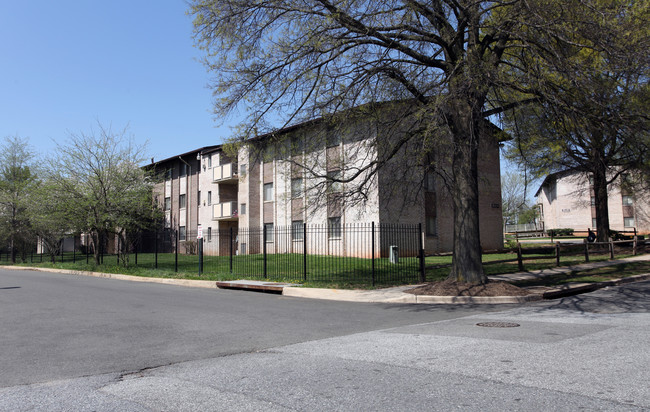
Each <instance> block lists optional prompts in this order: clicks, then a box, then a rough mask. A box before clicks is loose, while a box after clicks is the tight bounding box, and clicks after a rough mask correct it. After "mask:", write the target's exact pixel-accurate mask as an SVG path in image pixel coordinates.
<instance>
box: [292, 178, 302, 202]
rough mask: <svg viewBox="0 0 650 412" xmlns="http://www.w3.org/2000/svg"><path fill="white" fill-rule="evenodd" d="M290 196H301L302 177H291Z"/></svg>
mask: <svg viewBox="0 0 650 412" xmlns="http://www.w3.org/2000/svg"><path fill="white" fill-rule="evenodd" d="M291 197H292V198H296V197H302V177H297V178H295V179H291Z"/></svg>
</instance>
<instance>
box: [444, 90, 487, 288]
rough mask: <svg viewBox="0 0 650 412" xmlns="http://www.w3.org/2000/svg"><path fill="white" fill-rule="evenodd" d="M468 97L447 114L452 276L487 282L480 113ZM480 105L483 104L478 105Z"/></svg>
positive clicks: (460, 280) (454, 103)
mask: <svg viewBox="0 0 650 412" xmlns="http://www.w3.org/2000/svg"><path fill="white" fill-rule="evenodd" d="M473 106H474V107H476V105H470V104H468V103H467V101H463V100H462V99H455V100H454V101H453V104H452V105H451V108H450V109H451V111H450V113H449V114H448V119H449V120H448V121H449V125H450V128H451V131H452V134H453V143H454V147H453V159H452V169H453V170H452V173H453V180H452V188H451V192H452V193H451V195H452V200H453V204H454V245H453V257H452V267H451V273H450V277H451V278H452V279H455V280H457V281H458V282H467V283H485V282H487V277H486V276H485V273H484V272H483V264H482V262H481V241H480V231H479V206H478V205H479V202H478V146H479V138H480V126H481V123H480V121H481V118H480V114H478V113H473V110H472V107H473ZM478 107H481V106H478Z"/></svg>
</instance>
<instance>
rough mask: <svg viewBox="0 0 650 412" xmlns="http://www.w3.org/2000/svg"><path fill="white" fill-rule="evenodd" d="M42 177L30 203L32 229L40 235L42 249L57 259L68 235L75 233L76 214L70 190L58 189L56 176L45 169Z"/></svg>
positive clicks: (29, 216) (51, 259) (52, 259)
mask: <svg viewBox="0 0 650 412" xmlns="http://www.w3.org/2000/svg"><path fill="white" fill-rule="evenodd" d="M41 173H42V175H43V176H42V178H41V179H40V180H39V182H38V185H36V186H35V187H34V190H33V198H34V199H35V200H37V201H34V202H31V205H30V207H28V209H27V210H28V218H29V222H30V226H31V230H32V232H33V233H34V234H35V235H36V236H38V241H39V242H40V245H41V250H42V253H47V254H48V255H49V257H50V261H51V262H52V263H55V260H56V256H57V254H58V253H59V251H60V250H61V245H62V243H63V240H64V239H65V237H66V236H70V235H73V234H75V225H74V224H73V222H74V221H75V216H74V213H73V211H74V210H75V209H74V208H73V207H70V198H69V197H68V195H67V193H65V192H61V191H59V190H57V189H58V187H57V185H56V182H55V180H54V179H53V178H52V177H51V176H49V171H48V170H43V171H42V172H41Z"/></svg>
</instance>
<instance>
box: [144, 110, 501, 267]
mask: <svg viewBox="0 0 650 412" xmlns="http://www.w3.org/2000/svg"><path fill="white" fill-rule="evenodd" d="M400 127H404V126H403V125H402V126H400ZM391 139H392V140H393V141H394V140H395V139H399V135H398V134H395V133H393V132H390V133H389V131H388V130H387V127H386V125H385V124H383V123H382V122H378V121H377V119H372V118H365V117H364V118H359V117H355V116H349V117H347V118H345V119H340V121H338V122H336V124H332V123H331V122H328V121H325V120H323V119H318V120H315V121H310V122H306V123H302V124H299V125H296V126H292V127H288V128H285V129H283V130H280V131H278V132H275V133H273V134H268V135H263V136H259V137H257V138H256V139H253V140H251V141H250V142H249V143H248V144H247V145H244V146H242V147H241V148H240V149H239V150H238V154H237V157H236V158H234V156H233V158H230V157H228V156H227V155H226V154H225V153H224V150H223V147H221V146H209V147H203V148H200V149H197V150H194V151H191V152H187V153H184V154H181V155H178V156H173V157H170V158H168V159H165V160H162V161H160V162H157V163H156V164H155V167H156V169H157V170H158V171H159V172H160V171H163V172H164V173H165V179H164V182H161V183H160V184H158V185H157V186H156V189H155V192H156V193H155V197H156V198H157V200H158V203H159V204H160V205H161V207H162V208H163V209H164V213H165V226H166V227H168V228H173V229H177V230H178V231H179V234H180V238H181V242H191V241H192V240H193V239H190V237H189V236H190V235H189V234H190V233H191V234H192V236H194V237H195V236H196V232H197V226H198V225H200V226H201V228H202V233H203V238H204V242H207V243H211V242H221V244H215V243H212V245H211V247H209V248H206V249H205V250H206V252H208V253H213V254H227V253H228V250H227V249H228V248H229V247H231V246H230V245H231V244H232V242H230V241H228V242H226V241H224V240H225V239H224V234H226V235H227V234H228V233H229V231H230V230H231V229H232V231H233V233H235V236H236V237H237V242H236V246H235V247H236V249H237V250H236V251H235V253H241V254H247V253H259V252H260V251H261V249H262V245H264V246H265V247H266V249H267V252H269V253H285V252H291V251H292V250H289V249H291V248H292V247H295V248H296V249H297V250H302V246H301V245H302V244H301V243H300V242H302V239H301V231H300V228H301V227H303V225H304V224H307V225H323V226H324V227H327V228H328V229H327V230H325V231H323V232H322V236H324V239H322V240H321V241H319V242H308V243H307V247H308V248H310V250H309V253H328V250H312V249H311V248H314V247H315V246H314V245H319V246H318V247H319V248H321V249H322V248H325V249H327V248H329V246H327V245H331V249H332V250H345V251H346V252H345V253H347V254H349V255H351V256H353V255H355V252H354V250H352V248H353V246H352V242H351V241H350V240H349V239H348V238H347V237H346V233H345V230H343V228H345V227H349V226H350V225H354V224H362V223H368V224H369V223H370V222H375V223H376V224H386V223H391V224H410V225H417V224H421V225H422V231H423V245H424V248H425V251H426V253H440V252H448V251H451V250H452V242H453V207H452V202H451V199H450V196H449V192H448V190H447V188H446V186H445V185H444V182H443V179H442V178H440V175H439V174H437V173H435V172H434V171H432V170H427V168H426V167H425V166H423V165H422V164H421V161H420V160H416V159H415V158H414V156H417V154H416V153H415V152H417V151H418V150H420V149H419V148H417V147H413V148H408V147H401V148H400V150H397V151H395V153H393V155H392V156H391V157H390V160H387V161H386V162H385V163H383V164H382V165H381V167H380V168H378V169H377V170H373V168H372V167H370V166H372V165H373V164H374V163H378V159H381V158H382V152H383V151H386V150H387V149H386V144H387V142H390V141H391ZM483 140H484V143H483V146H482V147H481V151H480V161H479V175H480V182H479V183H480V184H479V200H480V205H479V213H480V230H481V244H482V247H483V249H484V250H497V249H501V248H502V247H503V234H502V215H501V208H500V207H501V186H500V169H499V153H498V142H497V138H496V137H495V136H490V137H489V138H486V139H483ZM391 147H393V146H391ZM439 163H440V164H443V163H445V164H446V163H448V162H446V161H445V160H440V161H439ZM369 165H370V166H369ZM447 172H448V173H453V171H451V170H449V167H448V166H447ZM287 227H288V228H295V231H293V232H292V236H293V235H294V234H295V237H294V239H293V240H294V242H290V243H289V246H287V244H286V243H282V245H280V243H281V242H276V241H275V239H274V236H275V233H277V232H278V229H279V228H287ZM252 228H264V232H263V233H264V235H262V234H261V233H258V232H255V233H256V234H255V235H254V236H253V234H252V233H253V232H252V231H250V230H249V229H252ZM217 234H220V235H221V236H220V237H219V236H217ZM264 236H265V237H264ZM263 237H264V238H263ZM379 241H380V243H381V239H379ZM347 243H349V244H347ZM291 245H293V246H291ZM323 245H325V246H323ZM335 246H336V247H335ZM287 248H288V249H287ZM407 253H413V251H412V252H407Z"/></svg>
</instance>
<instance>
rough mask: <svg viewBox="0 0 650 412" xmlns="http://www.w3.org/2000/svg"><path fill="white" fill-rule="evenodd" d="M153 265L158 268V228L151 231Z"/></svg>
mask: <svg viewBox="0 0 650 412" xmlns="http://www.w3.org/2000/svg"><path fill="white" fill-rule="evenodd" d="M153 237H154V239H153V256H154V258H153V267H154V269H158V228H156V230H155V231H154V232H153Z"/></svg>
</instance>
